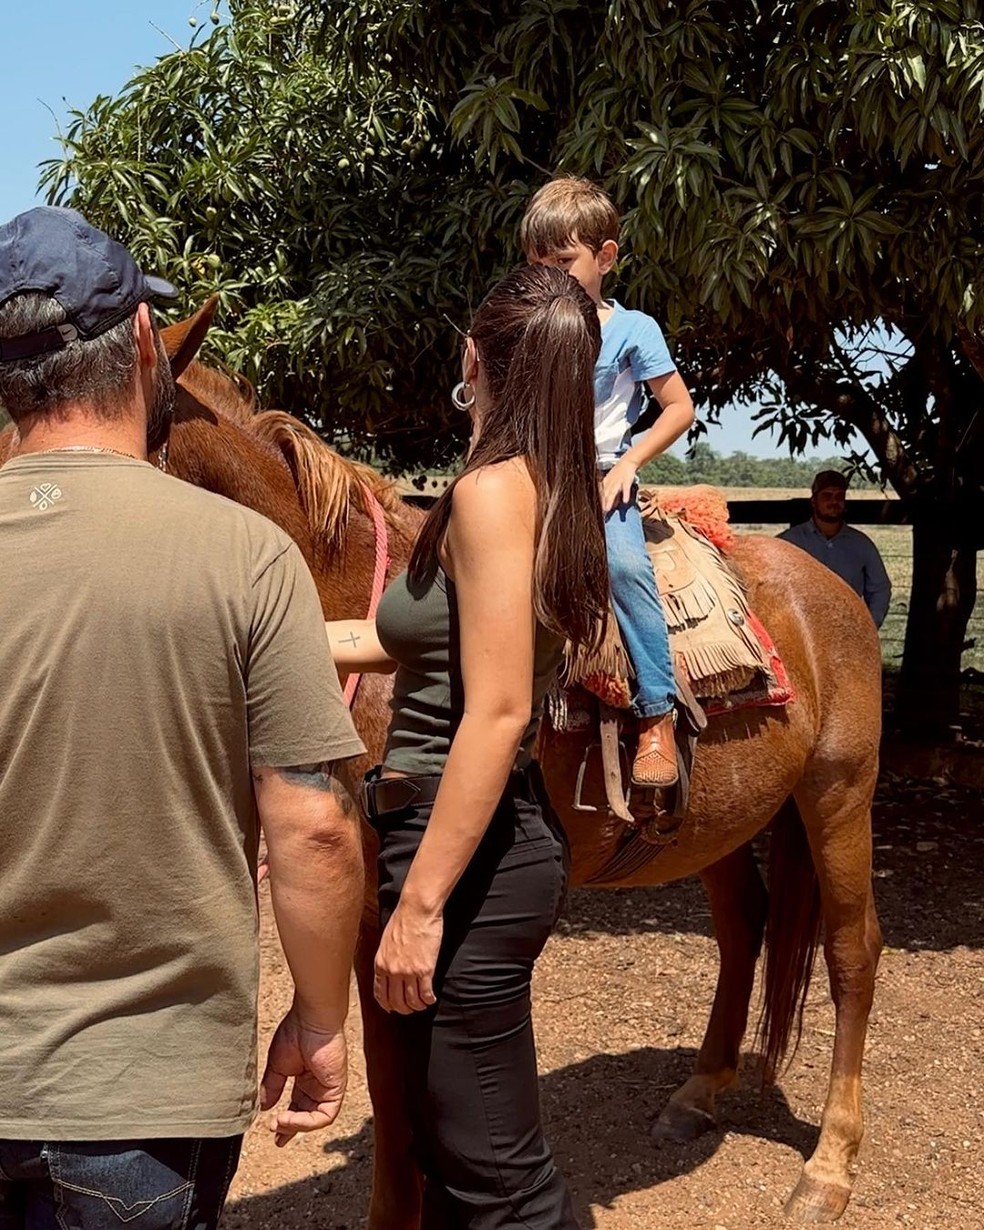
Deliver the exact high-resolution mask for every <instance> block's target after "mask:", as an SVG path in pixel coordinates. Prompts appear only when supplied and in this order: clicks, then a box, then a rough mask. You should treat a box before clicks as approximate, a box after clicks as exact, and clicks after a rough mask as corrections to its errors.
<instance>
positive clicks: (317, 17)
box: [45, 0, 984, 481]
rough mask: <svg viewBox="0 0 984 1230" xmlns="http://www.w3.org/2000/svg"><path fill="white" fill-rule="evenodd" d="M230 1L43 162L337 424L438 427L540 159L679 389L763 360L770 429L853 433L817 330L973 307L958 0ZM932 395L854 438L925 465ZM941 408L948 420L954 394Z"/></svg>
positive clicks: (971, 60) (975, 169)
mask: <svg viewBox="0 0 984 1230" xmlns="http://www.w3.org/2000/svg"><path fill="white" fill-rule="evenodd" d="M230 12H231V16H232V20H231V24H230V25H228V26H220V27H219V28H216V29H210V30H208V31H207V32H199V34H198V35H196V39H195V41H194V43H193V45H192V46H191V47H190V48H189V49H188V50H187V51H184V52H180V53H177V52H176V53H175V54H173V55H170V56H167V57H165V58H164V59H162V60H161V61H159V62H158V63H157V64H156V65H154V66H152V67H151V68H149V69H145V70H143V71H142V72H140V73H138V74H137V76H136V77H134V79H133V80H132V81H131V82H130V83H129V85H128V86H127V87H126V88H125V89H124V91H123V92H122V93H121V95H120V96H119V97H118V98H116V99H108V98H99V99H96V100H95V101H94V102H93V104H92V105H91V107H90V108H89V109H88V110H87V111H86V112H84V113H79V114H77V115H75V116H74V117H73V122H72V124H71V126H70V129H69V133H68V137H67V141H66V149H65V156H64V158H63V159H62V160H61V161H60V162H56V163H52V164H51V165H49V166H48V168H47V169H46V172H45V181H46V183H47V186H48V188H49V192H50V194H51V197H52V199H55V200H60V201H65V200H72V201H73V202H74V203H75V204H77V205H78V206H79V207H80V208H81V209H83V211H85V212H87V213H88V214H89V215H90V216H91V217H92V218H93V220H94V221H96V222H99V223H101V224H103V225H105V226H107V227H109V228H110V229H113V230H115V231H117V232H120V233H121V234H122V235H123V237H124V238H125V239H126V240H127V241H128V242H130V244H131V245H132V246H133V247H134V250H135V251H136V253H137V255H138V256H139V257H140V259H141V260H143V261H145V262H146V263H147V264H148V265H150V266H153V267H154V268H157V269H160V270H162V271H163V272H165V273H167V274H169V275H170V276H171V277H172V278H174V279H175V280H176V281H178V282H179V283H180V284H181V285H182V287H183V288H184V289H185V290H186V292H187V295H188V299H189V301H190V302H196V301H199V300H200V299H201V298H202V297H204V295H206V294H207V293H210V292H212V291H213V290H215V289H218V291H219V293H220V294H221V296H222V313H221V317H220V319H221V322H222V328H221V330H220V331H219V332H218V333H217V334H216V335H215V336H214V337H213V339H212V341H213V345H214V347H215V349H216V350H217V352H218V353H219V354H220V355H222V356H223V357H224V358H225V359H226V360H227V361H229V362H230V363H232V364H233V365H235V366H237V367H239V368H241V369H242V370H243V371H244V372H245V373H246V374H247V375H248V376H249V377H250V379H251V380H253V381H254V382H255V383H257V384H258V385H259V386H260V389H261V393H262V395H263V397H264V399H265V400H266V401H268V402H271V403H277V404H281V405H283V406H285V407H286V408H288V409H290V410H292V411H293V412H295V413H298V414H301V415H303V416H305V417H307V418H308V419H310V420H311V421H312V422H314V423H315V424H316V425H318V426H320V427H321V428H322V429H323V430H324V431H325V432H327V433H328V434H329V435H332V436H334V437H337V438H339V439H341V440H344V442H345V443H346V445H347V446H348V447H351V448H359V449H362V450H364V451H371V452H372V453H373V455H375V456H377V457H378V458H381V459H391V460H392V461H393V462H394V463H402V464H406V465H420V464H423V465H428V464H435V463H439V462H441V461H442V460H444V459H446V457H447V456H449V455H450V454H451V453H452V452H453V451H454V449H455V448H456V447H457V446H458V444H459V442H460V441H461V440H462V438H463V435H464V431H463V425H462V424H461V423H460V420H458V419H457V418H456V416H455V415H454V413H453V411H452V410H451V408H450V406H449V403H448V400H447V391H448V389H450V387H451V386H452V385H453V384H454V382H455V378H456V369H457V356H458V348H459V342H460V334H459V330H462V329H466V328H467V325H468V320H469V315H470V312H471V311H472V309H473V308H474V306H475V304H476V303H477V302H478V301H479V300H480V299H481V297H482V295H483V294H484V292H485V290H486V289H487V287H488V286H489V284H490V283H491V281H492V280H493V279H494V278H495V277H496V276H497V274H498V273H499V272H501V271H502V270H503V269H504V268H505V267H507V266H508V265H510V264H512V263H513V262H515V261H516V260H517V259H519V256H520V254H519V253H518V251H517V250H516V246H515V234H516V227H517V224H518V221H519V218H520V216H521V214H522V211H523V208H524V206H525V203H526V201H527V200H528V198H529V195H530V193H531V192H532V191H533V189H535V188H536V187H537V186H538V185H539V184H540V183H541V182H542V181H543V179H544V178H545V177H546V176H547V175H549V174H552V173H554V172H556V171H557V170H564V171H570V172H573V173H579V174H588V175H590V176H592V177H594V178H597V179H600V180H602V181H603V182H604V183H605V184H606V186H607V187H608V189H609V191H610V192H611V193H612V195H613V196H614V197H615V199H616V200H617V202H618V204H619V205H620V207H621V208H622V210H623V215H624V243H623V256H622V259H621V261H620V265H619V271H618V276H619V279H620V285H619V286H618V288H617V290H618V293H619V294H620V295H621V296H622V297H623V298H624V299H625V300H626V301H627V302H628V303H629V304H630V305H632V306H638V307H642V308H645V309H646V310H648V311H650V312H652V313H653V314H654V315H656V316H657V318H659V319H660V320H661V321H664V322H665V323H666V325H667V328H668V331H669V333H670V335H671V337H672V340H673V342H674V345H675V348H676V352H677V355H678V357H679V358H680V360H681V362H682V364H683V366H684V368H685V370H687V371H688V373H690V375H691V377H692V379H693V381H694V383H695V385H696V388H697V393H698V398H699V400H700V401H701V402H702V403H703V404H704V406H705V407H706V408H709V409H710V410H711V411H714V410H716V409H717V408H720V407H721V406H722V405H724V404H725V403H726V402H727V401H728V400H729V399H733V398H735V397H738V398H741V397H745V398H750V397H752V396H753V395H754V394H756V393H761V392H762V391H763V388H764V385H765V383H766V382H767V381H770V380H772V381H774V380H776V379H778V381H779V384H780V386H781V387H782V389H783V390H784V395H783V397H782V398H780V399H778V400H777V404H778V405H781V406H782V407H784V409H781V410H779V411H776V413H777V414H778V415H779V417H780V418H781V417H782V415H783V414H785V416H786V419H787V420H788V422H789V430H788V431H787V433H786V437H787V439H788V440H789V441H790V442H805V441H806V440H807V439H808V438H812V436H813V432H814V429H819V427H820V425H821V424H822V422H823V415H822V413H821V412H822V411H827V412H830V413H832V414H834V415H835V416H838V415H839V416H840V418H839V420H837V421H838V422H839V423H840V427H839V428H838V431H839V432H840V434H841V435H846V434H847V432H848V430H849V427H850V426H854V427H857V426H859V424H860V427H861V430H863V431H866V426H865V423H866V422H867V419H866V417H865V416H866V414H867V411H865V412H864V413H862V412H861V411H859V410H858V406H859V405H860V404H861V402H862V401H863V398H862V397H861V396H860V394H856V395H855V396H853V400H851V399H848V400H847V401H845V400H844V399H843V397H842V394H841V393H838V392H836V389H837V387H838V385H839V383H842V382H843V381H844V380H845V379H847V377H846V376H845V373H844V372H843V370H842V367H841V365H840V361H839V358H838V355H837V353H836V351H835V346H836V343H837V339H838V338H843V337H845V336H847V335H850V334H852V332H854V331H858V330H864V329H867V328H869V327H870V326H871V325H872V324H873V323H874V322H879V321H880V322H884V324H885V325H886V326H887V327H889V328H892V329H894V330H896V331H898V332H899V333H900V334H902V335H903V336H904V337H906V338H908V339H909V340H910V341H914V339H915V338H916V337H919V338H921V339H923V343H924V346H923V350H922V351H921V353H928V352H930V351H931V352H932V353H934V354H935V355H936V356H937V358H936V360H935V361H936V363H937V367H938V368H940V364H942V365H943V367H944V368H945V366H946V364H947V363H951V364H955V365H956V367H958V368H959V367H961V360H960V358H959V355H957V354H956V351H955V349H954V347H953V343H952V338H953V333H954V329H955V327H956V326H957V324H961V325H964V326H967V327H969V328H970V329H971V330H972V331H973V330H974V329H975V328H976V327H977V326H978V324H979V323H980V322H981V320H982V319H984V298H982V296H981V294H980V292H979V289H978V288H979V287H980V285H981V276H982V261H984V222H982V219H984V123H982V120H984V26H982V22H981V18H982V5H981V3H980V0H965V2H963V3H959V4H957V3H951V2H949V0H946V2H942V3H941V2H937V0H933V2H930V0H854V2H853V3H850V4H843V3H839V2H835V0H808V2H806V3H804V2H803V0H796V2H793V0H784V2H776V0H773V2H772V3H768V4H762V3H752V2H750V0H749V2H739V3H733V2H731V0H688V2H687V3H685V4H679V3H672V4H671V3H670V2H669V0H501V2H500V3H497V4H496V5H494V6H492V5H489V4H487V3H486V2H485V0H343V2H342V3H339V4H335V5H331V6H325V5H324V4H323V3H322V2H321V0H296V2H295V3H292V4H285V3H283V2H274V0H232V3H231V5H230ZM947 356H949V358H948V357H947ZM964 366H966V365H964ZM940 370H942V369H940ZM954 370H956V369H954ZM961 370H963V368H961ZM855 378H856V379H857V373H855ZM886 379H888V375H887V374H886ZM861 385H862V386H863V385H864V381H861ZM838 399H840V400H838ZM889 401H890V399H889ZM848 402H850V405H848ZM893 404H894V403H893ZM942 404H943V399H937V400H936V401H935V402H933V401H932V400H930V401H926V400H924V403H923V411H922V418H920V417H919V415H915V417H913V415H914V411H913V410H912V407H911V405H910V406H909V408H908V410H907V411H906V415H905V416H903V417H901V418H897V417H893V415H894V414H895V410H893V409H892V408H891V406H889V403H888V401H886V402H885V405H884V406H882V408H881V410H879V413H883V419H884V421H882V423H881V427H880V432H881V434H880V435H879V445H878V447H879V448H881V447H882V442H883V440H884V439H887V438H888V435H886V433H888V434H891V435H893V436H894V438H895V442H896V445H898V446H899V447H902V446H905V447H908V448H910V449H915V450H916V452H917V453H918V454H919V456H920V457H924V458H928V457H929V456H930V455H931V454H932V451H933V446H932V445H931V443H928V441H930V440H932V439H936V438H937V437H938V436H939V432H938V431H937V430H936V427H935V426H934V422H933V415H934V414H938V413H939V411H938V410H935V409H934V408H933V407H934V406H939V405H942ZM947 405H948V406H952V407H953V408H952V410H951V409H948V411H947V413H953V414H955V415H956V417H957V420H958V422H957V424H956V426H955V429H954V431H953V432H951V433H949V435H947V433H944V435H945V436H947V438H950V437H951V436H952V438H959V437H961V424H962V425H963V426H964V427H966V424H967V422H969V416H970V415H971V413H972V410H973V407H972V406H968V407H965V408H960V406H959V405H958V401H957V399H953V398H951V399H949V401H948V402H947ZM809 406H812V407H813V409H814V411H815V414H814V417H813V418H811V420H810V427H809V431H808V432H807V433H806V435H804V432H803V431H800V430H799V429H798V428H797V427H796V424H795V421H794V420H795V418H796V416H797V415H799V414H803V413H806V408H807V407H809ZM869 409H870V407H869ZM872 412H873V411H872ZM811 413H812V412H811ZM885 416H887V417H885ZM827 422H829V419H828V420H827ZM975 438H976V437H972V440H973V439H975ZM893 447H894V446H893ZM976 447H977V445H976V444H973V443H972V446H966V445H965V452H967V451H970V452H972V451H973V449H974V448H976ZM879 456H881V453H879ZM952 462H953V458H951V462H950V463H948V462H944V461H941V460H940V458H939V457H936V456H935V455H934V460H933V461H932V468H933V472H934V473H938V474H941V473H942V472H943V471H944V470H945V469H946V468H947V465H950V468H951V469H952V464H951V463H952ZM927 464H928V463H927ZM959 465H963V459H962V458H961V459H959ZM900 481H901V480H900Z"/></svg>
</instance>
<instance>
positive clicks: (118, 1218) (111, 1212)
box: [0, 1136, 243, 1230]
mask: <svg viewBox="0 0 984 1230" xmlns="http://www.w3.org/2000/svg"><path fill="white" fill-rule="evenodd" d="M242 1141H243V1138H242V1137H241V1136H229V1137H226V1138H224V1139H192V1138H189V1139H184V1138H178V1139H169V1140H96V1141H87V1142H84V1143H78V1142H68V1141H51V1142H48V1143H44V1142H41V1141H36V1140H0V1230H123V1227H124V1226H125V1227H127V1230H212V1228H213V1227H214V1226H215V1225H216V1224H217V1222H218V1220H219V1214H220V1213H221V1212H222V1206H223V1204H224V1203H225V1198H226V1193H227V1192H228V1190H229V1184H230V1182H231V1181H232V1176H233V1175H234V1174H235V1172H236V1166H237V1165H238V1163H239V1150H240V1147H241V1145H242Z"/></svg>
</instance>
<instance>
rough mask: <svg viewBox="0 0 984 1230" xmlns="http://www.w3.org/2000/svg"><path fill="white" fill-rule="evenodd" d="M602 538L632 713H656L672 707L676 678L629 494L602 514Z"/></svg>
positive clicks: (636, 513)
mask: <svg viewBox="0 0 984 1230" xmlns="http://www.w3.org/2000/svg"><path fill="white" fill-rule="evenodd" d="M605 541H606V543H607V545H608V571H609V575H610V577H611V585H612V605H613V606H614V608H615V616H616V618H617V620H618V627H619V631H620V632H621V633H622V641H623V642H624V644H625V648H626V649H627V650H628V654H629V657H630V658H631V659H632V665H633V667H634V668H635V673H636V693H635V696H634V697H633V699H632V711H633V713H635V715H636V716H637V717H660V716H661V715H662V714H664V713H669V712H670V711H671V710H672V709H673V705H674V701H675V698H676V682H675V680H674V677H673V665H672V663H671V661H670V638H669V636H668V634H667V631H666V620H665V618H664V616H663V608H662V606H661V605H660V601H659V595H658V594H657V593H656V578H655V576H654V575H653V565H652V561H651V560H650V558H649V552H648V551H647V550H646V538H645V534H644V533H643V529H642V515H641V514H640V512H639V506H638V505H637V504H636V501H635V494H634V493H633V498H632V500H631V501H630V502H629V503H628V504H617V505H616V506H615V507H614V508H613V509H612V511H611V512H610V513H607V514H606V516H605Z"/></svg>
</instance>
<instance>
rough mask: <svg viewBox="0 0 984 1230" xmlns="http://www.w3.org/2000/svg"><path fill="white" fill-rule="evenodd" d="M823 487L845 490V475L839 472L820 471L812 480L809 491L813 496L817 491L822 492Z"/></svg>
mask: <svg viewBox="0 0 984 1230" xmlns="http://www.w3.org/2000/svg"><path fill="white" fill-rule="evenodd" d="M825 487H838V488H840V490H841V491H846V490H847V475H846V474H842V473H841V472H840V470H821V471H820V473H819V474H818V475H817V476H816V478H814V480H813V486H812V487H811V488H810V490H811V491H812V492H813V494H814V495H816V493H817V492H818V491H823V489H824V488H825Z"/></svg>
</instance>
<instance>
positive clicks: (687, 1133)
mask: <svg viewBox="0 0 984 1230" xmlns="http://www.w3.org/2000/svg"><path fill="white" fill-rule="evenodd" d="M716 1127H717V1122H716V1120H715V1118H714V1116H713V1115H711V1114H708V1112H707V1111H706V1110H701V1109H700V1107H698V1106H684V1105H682V1104H681V1103H679V1102H670V1103H669V1104H668V1105H667V1106H665V1107H664V1108H663V1113H662V1114H661V1115H660V1117H659V1118H658V1119H657V1120H656V1122H655V1123H654V1124H653V1128H652V1133H651V1134H652V1137H653V1140H654V1141H655V1142H656V1143H657V1144H658V1145H665V1144H674V1145H682V1144H684V1143H685V1142H686V1141H688V1140H696V1139H697V1137H698V1136H703V1135H704V1133H705V1132H713V1131H714V1129H715V1128H716Z"/></svg>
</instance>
